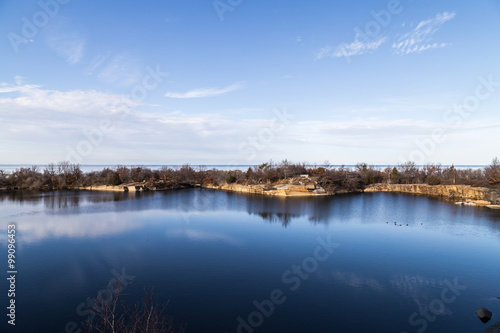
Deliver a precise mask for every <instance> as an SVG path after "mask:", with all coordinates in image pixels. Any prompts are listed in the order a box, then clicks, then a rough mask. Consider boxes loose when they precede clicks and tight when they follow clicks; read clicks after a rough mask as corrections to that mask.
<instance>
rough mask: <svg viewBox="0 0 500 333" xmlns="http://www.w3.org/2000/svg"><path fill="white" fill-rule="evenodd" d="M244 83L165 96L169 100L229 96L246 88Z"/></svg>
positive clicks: (170, 93)
mask: <svg viewBox="0 0 500 333" xmlns="http://www.w3.org/2000/svg"><path fill="white" fill-rule="evenodd" d="M244 85H245V84H244V82H237V83H235V84H232V85H230V86H227V87H224V88H218V87H216V88H199V89H193V90H190V91H187V92H184V93H174V92H167V93H166V94H165V96H167V97H169V98H202V97H213V96H218V95H223V94H227V93H229V92H232V91H235V90H240V89H242V88H243V87H244Z"/></svg>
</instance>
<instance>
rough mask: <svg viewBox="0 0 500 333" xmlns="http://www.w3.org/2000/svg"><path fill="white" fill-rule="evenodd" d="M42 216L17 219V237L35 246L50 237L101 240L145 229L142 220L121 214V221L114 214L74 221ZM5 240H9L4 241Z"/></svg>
mask: <svg viewBox="0 0 500 333" xmlns="http://www.w3.org/2000/svg"><path fill="white" fill-rule="evenodd" d="M41 216H43V215H40V216H38V217H37V219H32V218H29V217H28V216H22V217H20V218H18V219H17V221H16V228H17V231H18V233H17V237H18V239H20V241H21V240H22V242H23V243H33V242H37V241H41V240H43V239H46V238H60V237H70V238H84V237H101V236H109V235H116V234H120V233H123V232H125V231H128V230H133V229H137V228H140V227H142V226H143V222H141V221H137V220H134V219H132V218H130V217H126V216H121V215H120V216H119V218H118V216H117V215H114V214H105V215H104V216H102V215H101V216H99V218H92V219H89V218H88V215H87V216H85V215H73V216H71V219H68V218H65V217H62V216H50V217H47V216H44V217H41ZM6 224H7V223H6ZM6 224H5V225H6ZM5 230H6V228H5ZM5 239H6V237H4V238H3V239H2V240H1V241H0V242H2V241H3V240H5Z"/></svg>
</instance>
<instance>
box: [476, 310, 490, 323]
mask: <svg viewBox="0 0 500 333" xmlns="http://www.w3.org/2000/svg"><path fill="white" fill-rule="evenodd" d="M475 313H476V316H477V317H478V318H479V319H481V321H482V322H483V323H487V322H489V321H490V319H491V316H492V315H493V314H492V313H491V311H490V310H488V309H486V308H481V309H479V310H477V311H476V312H475Z"/></svg>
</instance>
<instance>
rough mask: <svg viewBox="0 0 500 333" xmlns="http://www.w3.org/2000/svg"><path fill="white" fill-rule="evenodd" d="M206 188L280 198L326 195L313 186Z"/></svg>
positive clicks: (282, 185)
mask: <svg viewBox="0 0 500 333" xmlns="http://www.w3.org/2000/svg"><path fill="white" fill-rule="evenodd" d="M205 187H207V188H213V189H217V190H224V191H234V192H243V193H255V194H265V195H274V196H280V197H298V196H317V195H328V193H326V191H325V189H324V188H322V187H320V186H318V185H314V184H309V185H292V184H281V185H240V184H225V185H222V186H210V185H208V186H205Z"/></svg>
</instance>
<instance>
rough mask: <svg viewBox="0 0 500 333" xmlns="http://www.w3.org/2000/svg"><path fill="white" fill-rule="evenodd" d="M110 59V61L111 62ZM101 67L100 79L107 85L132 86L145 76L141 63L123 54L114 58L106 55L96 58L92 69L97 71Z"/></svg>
mask: <svg viewBox="0 0 500 333" xmlns="http://www.w3.org/2000/svg"><path fill="white" fill-rule="evenodd" d="M108 58H109V59H110V60H109V61H107V60H108ZM100 66H102V69H101V70H99V74H98V77H99V78H100V79H102V80H103V81H105V82H107V83H117V84H119V85H120V86H130V85H132V84H135V83H137V82H138V81H139V80H140V79H141V77H142V76H143V75H144V74H143V73H142V71H141V67H140V65H139V61H138V60H137V59H136V58H135V57H134V56H132V55H129V54H126V53H122V54H118V55H116V56H114V57H112V58H110V57H109V54H108V55H104V56H101V57H98V58H95V59H94V61H93V63H92V64H91V69H92V70H94V71H96V70H97V69H98V68H99V67H100Z"/></svg>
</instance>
